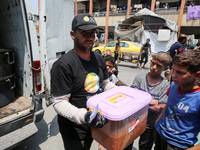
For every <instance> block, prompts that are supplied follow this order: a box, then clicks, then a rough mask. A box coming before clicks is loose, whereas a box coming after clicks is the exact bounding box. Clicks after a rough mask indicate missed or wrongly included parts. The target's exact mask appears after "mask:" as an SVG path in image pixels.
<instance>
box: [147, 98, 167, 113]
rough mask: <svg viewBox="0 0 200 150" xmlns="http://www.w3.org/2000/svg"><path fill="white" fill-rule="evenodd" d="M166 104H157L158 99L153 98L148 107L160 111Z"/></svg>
mask: <svg viewBox="0 0 200 150" xmlns="http://www.w3.org/2000/svg"><path fill="white" fill-rule="evenodd" d="M165 106H166V104H159V103H158V100H156V99H153V100H152V101H151V103H150V105H149V109H151V110H153V111H155V112H158V113H159V112H161V111H162V110H163V109H164V108H165Z"/></svg>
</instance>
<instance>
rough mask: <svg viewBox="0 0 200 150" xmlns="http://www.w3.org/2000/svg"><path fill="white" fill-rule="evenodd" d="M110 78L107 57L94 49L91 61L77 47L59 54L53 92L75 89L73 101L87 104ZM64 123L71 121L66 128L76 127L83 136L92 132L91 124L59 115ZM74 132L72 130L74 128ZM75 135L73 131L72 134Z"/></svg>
mask: <svg viewBox="0 0 200 150" xmlns="http://www.w3.org/2000/svg"><path fill="white" fill-rule="evenodd" d="M104 79H108V71H107V67H106V63H105V60H104V59H103V57H102V56H101V55H100V54H98V53H94V52H91V57H90V60H89V61H86V60H84V59H82V58H80V57H79V56H78V55H77V54H76V53H75V52H74V50H71V51H69V52H68V53H66V54H64V55H63V56H62V57H61V58H59V59H58V60H57V61H56V62H55V63H54V65H53V67H52V70H51V93H52V94H53V95H60V96H61V95H66V94H69V93H71V96H70V98H69V102H70V103H71V104H72V105H74V106H76V107H78V108H86V101H87V99H88V98H89V97H91V96H93V95H95V94H98V93H100V92H102V85H103V80H104ZM59 119H60V120H61V121H60V122H62V124H65V126H66V125H68V127H66V128H67V129H66V130H73V131H74V128H75V130H76V131H77V132H78V133H79V136H80V138H81V139H84V138H85V135H86V134H88V132H89V126H88V125H86V124H85V125H78V124H76V123H74V122H71V121H70V120H68V119H66V118H64V117H62V116H59ZM70 132H71V131H70ZM71 136H72V135H69V138H72V137H71Z"/></svg>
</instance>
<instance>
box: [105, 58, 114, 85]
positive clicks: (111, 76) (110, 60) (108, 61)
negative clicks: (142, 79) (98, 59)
mask: <svg viewBox="0 0 200 150" xmlns="http://www.w3.org/2000/svg"><path fill="white" fill-rule="evenodd" d="M104 60H105V62H106V66H107V70H108V74H109V80H110V82H112V83H114V84H117V77H116V76H115V75H114V73H113V72H112V69H113V68H114V67H115V59H114V57H112V56H110V55H107V56H105V57H104Z"/></svg>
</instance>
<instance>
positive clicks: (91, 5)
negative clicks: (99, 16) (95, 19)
mask: <svg viewBox="0 0 200 150" xmlns="http://www.w3.org/2000/svg"><path fill="white" fill-rule="evenodd" d="M92 11H93V0H90V10H89V14H90V15H92Z"/></svg>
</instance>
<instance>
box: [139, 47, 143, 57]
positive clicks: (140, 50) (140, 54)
mask: <svg viewBox="0 0 200 150" xmlns="http://www.w3.org/2000/svg"><path fill="white" fill-rule="evenodd" d="M142 50H143V47H141V48H140V54H139V55H141V54H142Z"/></svg>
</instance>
